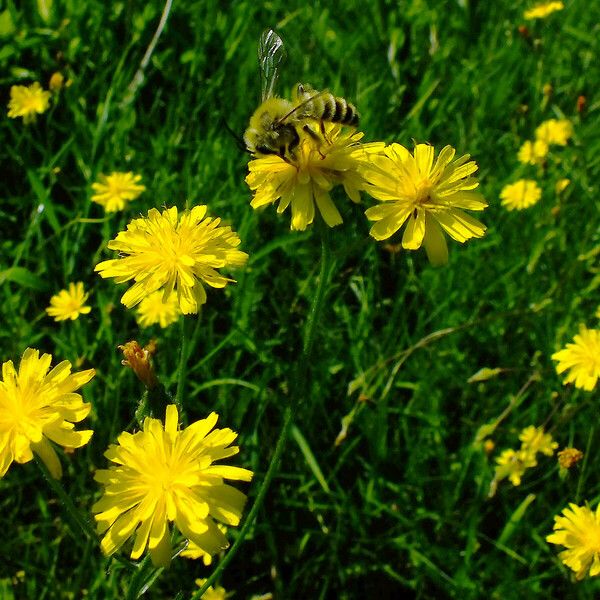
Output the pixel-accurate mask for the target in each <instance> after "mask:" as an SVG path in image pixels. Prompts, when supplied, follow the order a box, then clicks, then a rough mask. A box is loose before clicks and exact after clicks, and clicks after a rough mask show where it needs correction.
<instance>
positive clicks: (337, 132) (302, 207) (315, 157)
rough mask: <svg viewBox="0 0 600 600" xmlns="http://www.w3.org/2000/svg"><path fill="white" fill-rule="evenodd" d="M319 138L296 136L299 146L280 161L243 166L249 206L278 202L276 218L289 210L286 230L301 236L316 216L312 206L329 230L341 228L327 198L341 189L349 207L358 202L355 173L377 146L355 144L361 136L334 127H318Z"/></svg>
mask: <svg viewBox="0 0 600 600" xmlns="http://www.w3.org/2000/svg"><path fill="white" fill-rule="evenodd" d="M323 127H324V135H323V137H321V136H320V135H316V134H313V135H310V134H308V133H306V132H304V131H300V132H299V135H300V142H299V144H298V147H297V148H296V149H295V151H294V152H293V153H291V154H290V155H289V156H286V157H285V158H283V157H281V156H279V155H277V154H269V155H266V156H259V157H257V158H255V159H254V160H251V161H250V163H248V169H249V171H250V172H249V174H248V176H247V177H246V183H247V184H248V186H249V187H250V189H251V190H252V191H253V192H255V194H254V198H253V199H252V202H251V203H250V206H252V208H260V207H261V206H266V205H267V204H272V203H274V202H277V201H278V200H279V205H278V206H277V212H278V213H282V212H283V211H284V210H285V209H286V208H287V207H288V206H290V205H291V210H292V222H291V229H294V230H299V231H303V230H305V229H306V227H307V226H308V225H310V224H311V223H312V222H313V220H314V216H315V204H316V206H317V209H318V210H319V212H320V213H321V216H322V217H323V220H324V221H325V223H327V225H329V227H334V226H335V225H339V224H340V223H341V222H342V216H341V215H340V213H339V211H338V209H337V207H336V206H335V204H334V203H333V200H332V199H331V196H330V194H329V192H330V191H331V189H332V188H333V187H335V186H336V185H343V186H344V190H345V191H346V194H347V195H348V197H349V198H350V199H351V200H352V201H353V202H360V193H359V190H360V189H361V188H362V187H363V185H364V180H363V178H362V176H361V175H360V173H359V167H360V166H361V164H363V162H364V161H366V160H367V156H368V155H369V154H370V153H374V152H378V151H379V150H380V149H381V148H382V147H383V144H382V143H373V144H364V145H363V144H360V139H361V138H362V137H363V135H364V134H362V133H360V132H355V131H354V130H347V129H345V128H343V127H342V126H341V125H340V124H339V123H323Z"/></svg>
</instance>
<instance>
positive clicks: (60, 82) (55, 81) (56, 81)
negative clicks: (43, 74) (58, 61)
mask: <svg viewBox="0 0 600 600" xmlns="http://www.w3.org/2000/svg"><path fill="white" fill-rule="evenodd" d="M64 84H65V76H64V75H63V74H62V73H61V72H60V71H56V72H55V73H52V75H51V77H50V81H49V82H48V87H49V88H50V91H51V92H54V93H57V92H60V90H61V89H62V87H63V86H64Z"/></svg>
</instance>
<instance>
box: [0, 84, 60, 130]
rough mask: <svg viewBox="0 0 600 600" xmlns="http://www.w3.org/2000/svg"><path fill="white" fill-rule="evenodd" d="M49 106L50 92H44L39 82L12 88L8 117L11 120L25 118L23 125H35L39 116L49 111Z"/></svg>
mask: <svg viewBox="0 0 600 600" xmlns="http://www.w3.org/2000/svg"><path fill="white" fill-rule="evenodd" d="M48 106H50V92H47V91H45V90H43V89H42V86H41V85H40V84H39V83H38V82H37V81H36V82H34V83H32V84H31V85H30V86H25V85H13V86H11V88H10V101H9V103H8V116H9V117H10V118H11V119H16V118H17V117H23V123H26V124H27V123H33V122H34V121H35V119H36V117H37V115H39V114H42V113H44V112H46V111H47V110H48Z"/></svg>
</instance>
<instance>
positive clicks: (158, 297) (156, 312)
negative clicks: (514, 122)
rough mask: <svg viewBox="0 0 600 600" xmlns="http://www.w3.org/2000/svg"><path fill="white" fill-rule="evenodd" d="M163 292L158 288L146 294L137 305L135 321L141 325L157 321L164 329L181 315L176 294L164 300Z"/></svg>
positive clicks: (147, 325)
mask: <svg viewBox="0 0 600 600" xmlns="http://www.w3.org/2000/svg"><path fill="white" fill-rule="evenodd" d="M164 295H165V294H164V292H162V291H160V290H158V291H156V292H152V293H151V294H150V295H148V296H146V297H145V298H144V299H143V300H142V301H141V302H140V303H139V305H138V310H137V315H138V316H137V321H138V323H139V324H140V326H141V327H150V326H151V325H155V324H156V323H159V324H160V326H161V327H162V328H163V329H164V328H165V327H168V326H169V325H171V323H175V321H177V319H179V317H180V316H181V311H180V310H179V302H178V301H177V294H174V293H171V295H170V296H169V297H168V298H167V299H166V301H165V300H164Z"/></svg>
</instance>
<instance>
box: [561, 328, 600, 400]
mask: <svg viewBox="0 0 600 600" xmlns="http://www.w3.org/2000/svg"><path fill="white" fill-rule="evenodd" d="M552 360H555V361H557V362H558V364H557V365H556V372H557V373H559V374H560V373H563V372H564V371H566V370H567V369H568V370H569V373H568V375H567V377H566V378H565V380H564V381H563V383H564V384H565V385H566V384H567V383H575V387H577V388H580V389H582V390H586V391H588V392H591V391H592V390H593V389H594V387H595V386H596V382H597V381H598V377H600V329H587V328H586V327H585V325H581V326H580V328H579V334H578V335H576V336H575V337H574V338H573V343H572V344H567V346H566V348H563V349H562V350H560V351H558V352H555V353H554V354H553V355H552Z"/></svg>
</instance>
